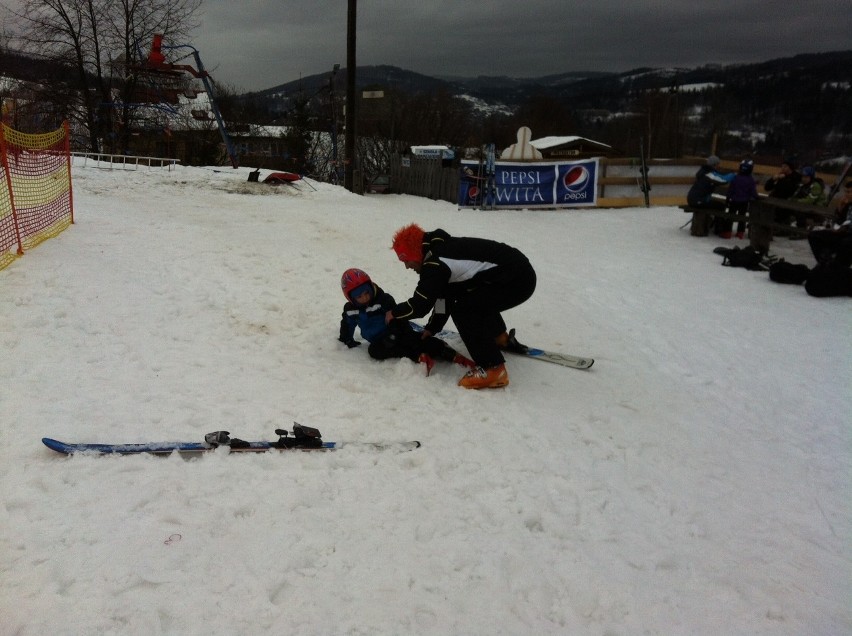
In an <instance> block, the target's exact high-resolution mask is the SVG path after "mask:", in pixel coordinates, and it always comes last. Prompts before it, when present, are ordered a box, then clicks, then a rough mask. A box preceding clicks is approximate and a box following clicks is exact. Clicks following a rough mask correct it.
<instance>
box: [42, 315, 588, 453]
mask: <svg viewBox="0 0 852 636" xmlns="http://www.w3.org/2000/svg"><path fill="white" fill-rule="evenodd" d="M411 324H412V325H413V326H414V328H415V329H418V330H420V331H422V330H423V327H422V326H421V325H418V324H417V323H411ZM436 335H437V336H438V337H439V338H446V339H456V340H460V336H459V334H458V333H456V332H455V331H448V330H445V331H441V332H439V333H437V334H436ZM504 351H506V352H508V353H512V354H515V355H521V356H527V357H529V358H532V359H534V360H542V361H544V362H550V363H553V364H558V365H561V366H563V367H569V368H571V369H588V368H589V367H591V366H592V364H594V362H595V361H594V360H593V359H592V358H585V357H580V356H572V355H567V354H564V353H556V352H553V351H545V350H544V349H537V348H535V347H528V346H526V345H523V344H521V343H520V342H518V340H517V339H516V338H515V330H514V329H512V330H511V331H510V332H509V341H508V343H507V346H506V348H505V349H504ZM275 434H276V435H278V440H277V441H257V442H247V441H244V440H241V439H236V438H232V437H231V435H230V433H229V432H228V431H216V432H214V433H208V434H207V435H206V436H205V437H204V441H203V442H148V443H142V444H73V443H67V442H61V441H59V440H55V439H51V438H50V437H43V438H42V440H41V441H42V442H43V443H44V445H45V446H47V447H48V448H50V449H51V450H54V451H56V452H57V453H62V454H63V455H77V454H89V455H138V454H142V453H148V454H152V455H170V454H172V453H175V452H177V453H179V454H181V455H187V456H192V455H199V454H202V453H209V452H211V451H214V450H216V449H217V448H220V447H227V448H228V449H229V452H231V453H267V452H271V451H314V452H316V451H320V452H328V451H335V450H338V449H340V448H343V447H356V448H361V449H364V450H370V451H395V452H404V451H410V450H414V449H415V448H419V447H420V442H417V441H409V442H391V443H372V442H326V441H323V439H322V435H321V434H320V432H319V430H317V429H315V428H311V427H310V426H302V425H301V424H298V423H296V424H295V425H294V426H293V431H292V433H290V432H289V431H286V430H284V429H276V430H275Z"/></svg>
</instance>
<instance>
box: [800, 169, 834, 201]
mask: <svg viewBox="0 0 852 636" xmlns="http://www.w3.org/2000/svg"><path fill="white" fill-rule="evenodd" d="M793 201H798V202H799V203H809V204H810V205H826V204H828V201H826V199H825V183H824V182H823V180H822V179H820V178H819V177H818V176H816V169H814V167H813V166H805V167H804V168H802V181H801V183H800V184H799V187H798V189H797V190H796V192H795V193H794V194H793Z"/></svg>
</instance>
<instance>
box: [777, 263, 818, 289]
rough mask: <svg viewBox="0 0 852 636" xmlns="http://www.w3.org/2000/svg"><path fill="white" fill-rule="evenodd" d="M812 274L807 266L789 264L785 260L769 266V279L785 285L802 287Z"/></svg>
mask: <svg viewBox="0 0 852 636" xmlns="http://www.w3.org/2000/svg"><path fill="white" fill-rule="evenodd" d="M810 273H811V270H810V268H809V267H808V266H807V265H797V264H795V263H788V262H787V261H785V260H784V259H781V260H780V261H778V262H777V263H773V264H772V265H770V266H769V279H770V280H774V281H775V282H776V283H783V284H785V285H801V284H802V283H804V282H805V281H806V280H807V279H808V275H809V274H810Z"/></svg>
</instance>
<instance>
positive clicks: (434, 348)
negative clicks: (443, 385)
mask: <svg viewBox="0 0 852 636" xmlns="http://www.w3.org/2000/svg"><path fill="white" fill-rule="evenodd" d="M340 288H341V289H342V290H343V295H344V296H345V297H346V304H345V305H344V306H343V316H342V317H341V319H340V336H339V338H338V340H340V342H342V343H343V344H345V345H346V346H347V347H349V348H350V349H351V348H353V347H357V346H359V345H360V344H361V343H360V342H359V341H358V340H355V329H356V328H358V329H360V330H361V337H362V338H364V339H365V340H367V341H368V342H369V343H370V346H369V347H368V348H367V352H368V353H369V354H370V357H371V358H374V359H376V360H386V359H388V358H410V359H411V360H413V361H415V362H422V363H424V364H425V365H426V375H429V373H430V372H431V371H432V367H433V366H434V364H435V360H436V359H438V360H446V361H447V362H455V363H456V364H460V365H462V366H465V367H472V366H473V362H472V361H471V360H468V359H467V358H466V357H465V356H463V355H461V354H460V353H458V352H457V351H456V350H455V349H453V348H452V347H450V346H449V345H448V344H447V343H446V342H444V341H443V340H441V339H440V338H436V337H434V336H427V337H423V335H422V334H421V333H419V332H417V331H415V330H414V328H413V327H412V326H411V324H410V323H409V322H408V321H407V320H393V321H391V322H390V323H389V324H386V322H385V314H386V313H387V312H388V311H389V310H391V309H393V307H395V306H396V301H395V300H394V299H393V296H391V295H390V294H388V293H387V292H386V291H384V290H383V289H382V288H381V287H379V286H378V285H376V284H375V283H374V282H373V281H372V280H371V279H370V276H369V275H368V274H367V273H366V272H364V271H363V270H360V269H357V268H350V269H347V270H346V271H345V272H343V276H341V278H340Z"/></svg>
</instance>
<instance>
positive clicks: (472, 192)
mask: <svg viewBox="0 0 852 636" xmlns="http://www.w3.org/2000/svg"><path fill="white" fill-rule="evenodd" d="M467 196H468V197H469V198H471V199H475V198H476V197H478V196H479V188H477V187H476V186H470V188H468V190H467Z"/></svg>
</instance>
